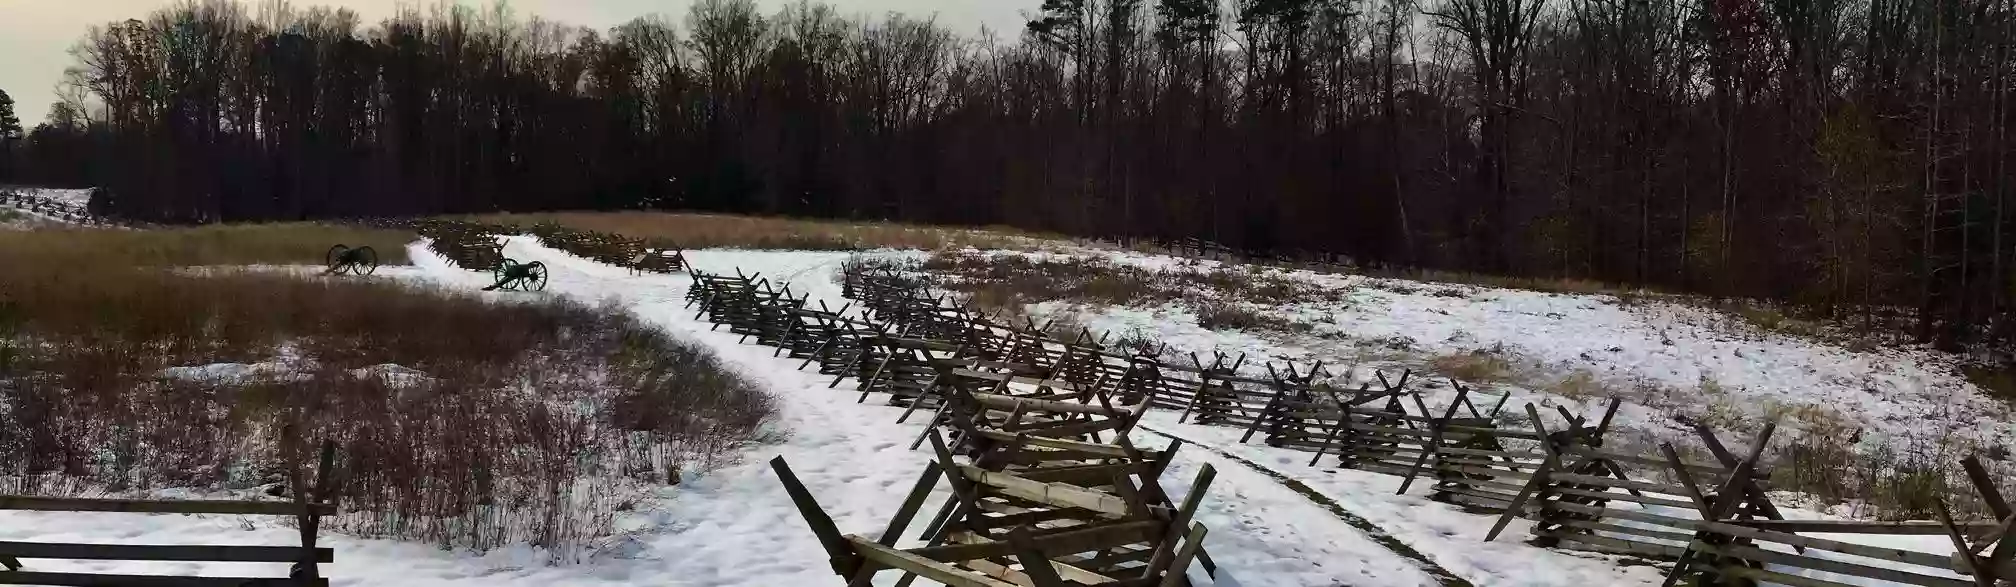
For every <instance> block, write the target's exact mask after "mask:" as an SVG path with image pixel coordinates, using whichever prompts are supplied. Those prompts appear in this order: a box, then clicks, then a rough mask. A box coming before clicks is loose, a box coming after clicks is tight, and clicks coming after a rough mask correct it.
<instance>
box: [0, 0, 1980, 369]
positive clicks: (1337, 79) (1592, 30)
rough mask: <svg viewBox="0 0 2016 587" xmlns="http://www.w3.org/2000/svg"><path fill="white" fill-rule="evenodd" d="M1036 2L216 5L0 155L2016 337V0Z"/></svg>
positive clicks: (167, 175) (236, 195)
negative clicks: (1590, 285) (1615, 286)
mask: <svg viewBox="0 0 2016 587" xmlns="http://www.w3.org/2000/svg"><path fill="white" fill-rule="evenodd" d="M1030 2H1031V4H1032V6H1031V7H1030V11H1029V13H1028V14H1029V15H1030V22H1028V23H1027V26H1026V27H1025V28H1022V29H1020V30H1010V31H993V32H983V33H981V34H978V35H968V34H962V33H955V32H953V31H950V30H948V29H947V28H946V27H944V26H941V25H939V24H936V23H934V22H933V21H931V20H928V19H923V20H920V19H918V18H914V17H908V16H903V15H886V16H874V17H863V16H852V15H849V14H846V13H844V12H842V11H840V10H837V9H835V8H832V7H829V6H825V5H821V4H817V3H797V4H793V5H790V6H788V7H785V8H783V9H782V10H781V11H779V12H775V13H769V12H767V11H765V10H762V9H759V8H758V7H757V6H756V5H755V4H754V3H753V2H752V1H751V0H695V1H694V2H693V3H692V5H691V6H690V7H688V9H687V10H686V12H685V13H684V14H683V15H678V16H647V17H643V18H639V19H637V20H634V21H632V22H629V23H626V24H623V25H621V26H617V27H615V28H613V29H610V30H607V31H598V30H592V29H585V28H579V27H573V26H568V25H564V24H560V23H555V22H550V21H545V20H541V19H539V18H537V17H536V16H529V15H514V14H512V13H511V12H510V11H509V10H508V9H506V8H503V7H501V6H500V7H493V8H487V9H470V8H451V7H437V8H434V9H428V10H418V9H408V10H407V11H405V12H402V13H400V14H398V15H396V16H393V17H391V18H389V19H386V20H383V21H382V22H377V23H365V22H363V21H362V19H361V18H360V17H358V16H357V15H355V14H354V13H351V12H348V11H345V10H338V9H329V8H305V7H303V8H294V7H289V6H287V5H285V4H284V3H280V2H261V3H259V4H257V5H246V4H242V3H238V2H232V1H229V0H205V1H198V2H186V3H184V4H181V5H178V6H175V7H172V8H168V9H164V10H161V11H158V12H156V13H154V14H152V15H147V16H146V17H145V18H142V19H138V20H129V21H125V22H117V23H110V24H107V25H104V26H102V27H95V28H92V29H91V30H89V31H88V32H86V33H85V34H84V37H83V39H82V41H80V42H79V44H78V45H77V47H76V48H75V51H74V54H75V63H74V64H72V65H71V67H70V69H69V72H68V78H69V82H68V83H66V84H65V90H64V95H63V97H62V100H61V101H60V103H58V104H56V105H55V107H54V109H53V111H52V114H51V115H50V117H49V120H47V121H46V122H43V123H42V124H40V125H39V126H36V127H34V128H33V129H32V131H30V132H28V133H26V138H25V140H21V141H15V143H18V146H16V147H13V148H10V149H9V150H8V151H7V153H8V155H7V157H8V158H10V159H11V161H10V162H9V163H8V164H7V165H5V166H0V169H13V170H15V171H14V172H13V173H14V175H16V177H15V178H14V179H16V180H18V181H31V182H42V183H72V184H90V185H96V186H101V187H104V188H106V189H105V193H106V194H107V195H108V197H106V198H104V199H103V201H101V202H98V205H99V206H100V207H101V208H102V209H103V210H105V211H107V212H110V213H114V214H117V215H122V216H127V217H132V218H136V219H145V220H153V221H165V222H212V221H237V220H269V219H301V218H326V217H351V216H364V215H393V214H423V213H444V212H474V211H490V210H540V209H558V208H567V209H588V208H598V209H616V208H666V209H698V210H717V211H732V212H743V213H756V214H789V215H799V216H816V217H838V218H851V219H878V220H903V221H916V222H933V223H958V224H1006V225H1012V226H1017V227H1023V228H1029V229H1040V230H1050V231H1057V232H1063V233H1068V234H1076V235H1088V236H1102V237H1178V236H1194V237H1200V238H1206V239H1210V240H1215V241H1219V242H1223V243H1227V244H1229V245H1232V246H1235V247H1240V248H1245V249H1252V250H1291V249H1294V250H1310V251H1324V252H1331V253H1339V254H1344V255H1349V256H1351V257H1352V258H1354V259H1356V260H1358V261H1359V262H1362V263H1379V264H1389V265H1397V266H1411V267H1432V268H1445V269H1454V270H1464V271H1482V272H1491V273H1501V274H1513V275H1538V276H1561V277H1576V278H1589V279H1598V280H1605V281H1612V282H1623V283H1632V284H1645V285H1651V286H1657V287H1664V288H1674V289H1684V290H1689V291H1701V292H1708V293H1714V294H1723V295H1744V296H1758V297H1768V298H1775V299H1780V300H1787V301H1792V302H1796V303H1797V304H1799V305H1800V306H1802V307H1805V308H1810V309H1814V310H1816V311H1819V312H1824V313H1827V314H1829V315H1832V316H1836V317H1845V318H1857V317H1867V316H1868V315H1869V314H1870V313H1871V312H1870V310H1871V309H1874V312H1873V313H1877V314H1903V315H1910V314H1916V315H1918V316H1922V317H1924V318H1926V319H1924V320H1920V321H1917V322H1916V327H1915V328H1917V330H1918V332H1919V335H1920V336H1922V337H1924V338H1925V339H1927V340H1937V341H1939V342H1942V343H1954V342H1967V341H1978V340H1983V339H1984V338H1987V339H2006V338H2008V337H2009V336H2010V335H2011V333H2009V332H2004V331H2003V327H2002V324H2004V323H2005V322H2006V321H2005V320H2002V319H2001V317H2003V316H2005V315H2006V314H2007V313H2008V311H2009V309H2010V308H2011V306H2012V299H2011V298H2012V295H2011V294H2016V289H2012V288H2016V281H2012V274H2016V235H2009V236H2010V238H2009V239H2008V240H2006V241H2005V239H2004V236H2005V235H2004V232H2005V229H2007V228H2010V227H2011V220H2010V213H2009V212H2008V211H2007V209H2006V208H2007V206H2005V203H2006V200H2007V199H2009V198H2010V194H2009V193H2008V192H2009V191H2010V186H2009V183H2010V182H2009V172H2008V169H2007V168H2006V164H2007V163H2008V162H2009V160H2010V158H2011V157H2010V152H2009V151H2010V149H2009V142H2010V141H2009V138H2008V134H2009V133H2008V130H2009V126H2010V121H2009V118H2010V116H2009V109H2010V102H2011V100H2010V98H2011V96H2012V94H2011V90H2012V88H2011V81H2010V80H2009V77H2010V72H2011V69H2012V68H2011V64H2012V59H2011V57H2012V56H2011V54H2010V49H2011V47H2010V45H2011V40H2012V38H2016V35H2012V33H2016V31H2012V28H2011V27H2012V19H2011V15H2012V8H2016V0H1229V1H1226V2H1220V1H1219V0H1041V4H1040V6H1039V5H1035V3H1036V0H1030ZM17 95H18V90H17ZM4 179H5V178H0V180H4Z"/></svg>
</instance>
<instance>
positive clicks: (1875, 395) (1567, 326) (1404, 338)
mask: <svg viewBox="0 0 2016 587" xmlns="http://www.w3.org/2000/svg"><path fill="white" fill-rule="evenodd" d="M969 253H979V254H986V255H995V256H1000V255H1021V256H1026V257H1030V258H1032V259H1039V260H1040V259H1076V258H1083V257H1087V256H1097V257H1101V258H1103V259H1105V260H1106V261H1109V262H1112V263H1115V264H1119V265H1126V266H1134V267H1142V268H1148V269H1155V270H1162V271H1190V272H1208V271H1212V270H1217V269H1220V268H1228V267H1230V266H1228V265H1225V264H1223V263H1220V262H1218V261H1210V260H1190V259H1182V258H1177V257H1171V256H1167V255H1154V254H1145V253H1137V252H1132V251H1118V250H1099V249H1088V248H1077V249H1072V250H1067V251H1064V252H1009V251H984V252H981V251H969ZM1242 270H1253V271H1259V272H1261V273H1264V274H1267V275H1271V276H1275V277H1281V278H1286V279H1292V280H1296V281H1301V282H1304V283H1308V284H1312V285H1314V286H1317V287H1321V288H1324V289H1328V290H1333V291H1340V292H1345V295H1344V296H1343V299H1342V300H1341V301H1313V302H1305V303H1292V304H1286V305H1280V306H1254V305H1253V304H1250V303H1245V302H1237V303H1238V304H1240V305H1243V306H1247V307H1249V309H1255V310H1262V311H1264V312H1267V313H1271V314H1273V315H1275V316H1279V317H1284V318H1288V319H1291V320H1293V321H1295V322H1299V323H1303V324H1307V325H1310V326H1311V327H1312V331H1311V332H1310V333H1308V334H1305V335H1286V334H1279V333H1266V334H1260V333H1252V332H1242V331H1213V330H1209V329H1206V328H1203V327H1201V326H1199V325H1198V323H1197V316H1196V314H1195V313H1194V312H1192V311H1191V310H1190V309H1189V308H1187V307H1185V306H1183V305H1182V304H1181V303H1171V304H1152V305H1137V306H1077V305H1071V304H1064V303H1058V302H1051V303H1046V304H1038V305H1035V306H1034V307H1032V308H1031V311H1032V313H1034V314H1038V315H1046V314H1050V313H1055V312H1060V311H1062V312H1067V313H1070V314H1074V315H1075V317H1076V319H1077V320H1078V321H1079V322H1080V323H1082V324H1084V325H1086V326H1087V327H1090V328H1092V329H1093V330H1094V331H1106V332H1110V333H1113V334H1114V335H1122V334H1127V333H1130V332H1141V333H1145V334H1148V335H1151V336H1153V337H1155V338H1157V339H1159V340H1161V341H1163V342H1167V343H1169V345H1170V347H1171V349H1181V350H1183V351H1186V352H1199V353H1205V352H1209V351H1213V350H1217V351H1225V352H1228V353H1230V354H1233V355H1238V354H1240V353H1244V354H1247V355H1248V356H1249V357H1251V358H1250V359H1249V360H1248V362H1247V365H1248V366H1249V367H1250V368H1253V369H1259V370H1264V368H1265V366H1264V365H1265V362H1266V361H1270V360H1272V361H1280V360H1292V361H1296V362H1297V363H1298V364H1302V365H1305V366H1306V365H1307V364H1309V363H1313V362H1315V361H1318V360H1322V361H1324V362H1325V363H1326V364H1328V365H1331V366H1333V367H1336V366H1341V365H1357V366H1360V367H1387V368H1391V369H1395V370H1397V369H1398V368H1401V367H1413V368H1416V370H1419V369H1420V367H1422V366H1423V364H1424V363H1425V359H1427V358H1432V357H1436V356H1442V355H1449V354H1456V353H1473V352H1484V353H1497V354H1499V355H1500V356H1503V357H1507V358H1508V359H1511V360H1513V361H1515V363H1523V364H1518V365H1516V367H1518V368H1520V369H1527V370H1530V371H1532V372H1534V373H1539V374H1541V376H1540V378H1541V379H1554V380H1558V379H1561V378H1566V377H1569V376H1572V375H1574V374H1576V373H1580V372H1586V373H1588V374H1589V375H1590V376H1592V377H1593V379H1594V381H1597V382H1599V383H1601V384H1602V385H1603V388H1604V389H1603V391H1602V393H1601V394H1600V395H1601V397H1594V398H1587V397H1585V398H1576V397H1563V396H1560V395H1554V394H1549V393H1547V392H1546V391H1545V390H1537V389H1514V390H1510V391H1514V392H1515V397H1514V400H1513V402H1512V403H1511V404H1510V405H1519V404H1522V403H1524V402H1526V401H1534V402H1536V403H1543V404H1553V403H1565V404H1570V405H1577V404H1579V405H1580V406H1581V407H1582V409H1583V411H1595V410H1599V409H1600V404H1602V403H1604V402H1607V401H1608V400H1609V397H1611V396H1613V395H1614V396H1620V397H1623V398H1624V399H1625V408H1624V409H1623V410H1622V411H1621V412H1620V415H1619V419H1618V421H1617V426H1618V427H1619V428H1623V429H1626V430H1633V431H1637V432H1643V433H1646V434H1649V435H1651V436H1653V437H1656V438H1660V439H1666V440H1687V439H1688V438H1690V437H1691V432H1690V431H1689V428H1687V427H1685V426H1683V425H1681V423H1680V422H1679V421H1678V420H1677V419H1676V416H1685V417H1698V416H1700V415H1701V413H1702V412H1703V411H1705V410H1708V409H1710V408H1715V409H1724V410H1730V411H1733V412H1737V413H1740V414H1742V415H1744V416H1746V417H1747V418H1748V419H1749V420H1750V421H1751V422H1753V423H1754V422H1759V421H1761V420H1762V419H1764V418H1765V417H1766V416H1767V415H1768V414H1770V413H1772V412H1788V411H1789V412H1795V413H1802V414H1818V415H1820V419H1822V420H1828V419H1833V417H1835V416H1838V419H1839V420H1840V421H1842V422H1844V423H1846V424H1847V426H1848V428H1850V429H1856V428H1859V429H1861V430H1862V431H1863V443H1864V448H1869V447H1875V446H1888V447H1890V448H1897V449H1903V450H1914V449H1916V450H1922V449H1924V448H1925V447H1928V446H1941V447H1946V446H1949V445H1950V443H1958V444H1959V446H1957V447H1952V448H1951V449H1950V450H1951V452H1961V453H1964V452H1966V451H1968V450H1973V449H1976V448H1979V449H1983V450H1985V449H1986V448H1987V447H1990V446H1995V445H2001V446H2005V447H2012V448H2016V423H2012V419H2011V414H2010V410H2009V406H2008V404H2007V403H2005V402H2004V401H2002V400H1999V399H1996V398H1993V397H1990V396H1988V395H1987V394H1986V393H1984V392H1983V391H1982V390H1981V389H1980V388H1978V387H1976V386H1975V385H1973V384H1972V383H1970V382H1968V381H1967V380H1966V378H1965V377H1964V376H1963V375H1962V374H1960V373H1959V370H1958V369H1957V367H1956V366H1955V360H1954V358H1953V357H1952V356H1951V355H1946V354H1942V353H1938V352H1935V351H1931V350H1926V349H1920V348H1874V349H1850V348H1846V347H1844V346H1842V345H1839V344H1834V343H1831V342H1826V341H1819V340H1812V339H1808V338H1802V337H1796V336H1791V335H1786V334H1782V333H1776V332H1769V331H1764V330H1760V329H1758V328H1756V327H1754V326H1752V325H1750V324H1748V323H1745V322H1743V321H1741V320H1740V319H1736V318H1733V317H1730V316H1727V315H1724V314H1721V313H1719V312H1715V311H1713V310H1708V309H1704V308H1701V307H1697V306H1694V305H1688V304H1681V303H1674V302H1669V301H1659V300H1647V299H1635V300H1629V301H1626V300H1620V299H1618V298H1617V297H1616V296H1611V295H1588V294H1560V293H1547V292H1537V291H1527V290H1515V289H1501V288H1489V287H1478V286H1470V285H1460V284H1439V283H1423V282H1415V281H1407V280H1399V279H1386V278H1376V277H1366V276H1355V275H1338V274H1327V273H1316V272H1310V271H1301V270H1282V269H1273V268H1268V269H1257V268H1254V267H1246V268H1243V269H1242ZM1332 371H1333V372H1341V370H1340V369H1335V368H1333V369H1332ZM1367 373H1369V370H1365V369H1361V370H1360V372H1359V373H1358V375H1357V376H1356V378H1355V379H1356V380H1359V381H1362V380H1363V378H1364V376H1365V375H1366V374H1367ZM1802 424H1805V422H1799V421H1790V420H1788V421H1786V422H1784V423H1782V427H1785V428H1788V429H1793V430H1797V429H1799V428H1800V427H1801V425H1802ZM1837 432H1840V431H1837Z"/></svg>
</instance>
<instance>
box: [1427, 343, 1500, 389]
mask: <svg viewBox="0 0 2016 587" xmlns="http://www.w3.org/2000/svg"><path fill="white" fill-rule="evenodd" d="M1428 365H1429V367H1430V368H1433V369H1434V370H1435V372H1436V373H1440V374H1442V375H1446V376H1449V377H1454V378H1456V379H1457V380H1460V381H1464V382H1468V383H1482V384H1492V383H1501V382H1504V381H1507V380H1509V379H1511V378H1512V377H1513V375H1514V374H1515V373H1514V371H1513V369H1512V362H1511V361H1509V360H1507V359H1506V358H1505V357H1504V355H1503V353H1496V352H1491V351H1482V350H1479V351H1471V352H1467V353H1450V354H1447V355H1442V356H1439V357H1435V358H1433V359H1429V360H1428Z"/></svg>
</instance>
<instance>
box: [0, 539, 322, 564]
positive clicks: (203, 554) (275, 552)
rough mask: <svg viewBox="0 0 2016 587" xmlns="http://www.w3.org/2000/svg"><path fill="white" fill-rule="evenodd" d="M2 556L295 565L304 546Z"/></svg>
mask: <svg viewBox="0 0 2016 587" xmlns="http://www.w3.org/2000/svg"><path fill="white" fill-rule="evenodd" d="M0 556H11V557H15V558H55V559H74V560H135V561H205V562H239V563H292V562H300V561H301V547H299V546H203V545H197V546H182V545H173V546H155V545H139V544H72V543H61V542H0ZM335 556H336V555H335V551H334V550H332V549H328V548H317V549H315V562H318V563H326V562H331V561H332V560H334V558H335Z"/></svg>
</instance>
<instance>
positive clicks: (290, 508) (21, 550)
mask: <svg viewBox="0 0 2016 587" xmlns="http://www.w3.org/2000/svg"><path fill="white" fill-rule="evenodd" d="M335 452H336V445H335V444H334V443H326V442H325V443H324V444H323V445H322V452H321V459H320V462H319V464H318V465H317V466H316V473H315V485H314V486H313V487H310V486H308V485H306V484H304V483H302V480H301V478H300V474H299V473H298V471H297V472H296V473H295V474H294V475H293V476H292V478H291V479H290V481H289V482H290V484H291V485H292V486H293V491H292V492H291V493H292V494H293V495H294V496H295V498H294V501H293V502H292V503H288V502H276V501H222V500H204V501H194V500H173V501H170V500H141V499H91V498H68V497H31V496H15V495H5V496H0V510H29V511H60V512H128V513H146V514H219V515H248V516H289V517H292V518H294V520H295V526H296V527H297V528H299V529H300V536H301V545H300V546H218V545H137V544H76V543H54V542H13V541H0V584H6V585H65V586H78V587H95V586H103V585H119V586H138V587H148V586H175V587H182V586H189V587H239V586H245V585H272V586H282V585H288V586H309V585H328V584H329V580H328V579H326V578H323V577H322V573H321V568H320V565H321V564H322V563H328V562H331V561H333V560H335V551H334V550H333V549H330V548H328V547H322V546H317V544H316V541H317V538H318V536H317V534H318V533H319V531H320V527H321V520H322V518H323V517H325V516H331V515H335V514H336V510H337V507H336V499H335V495H334V493H333V491H332V488H331V477H330V475H331V471H330V466H331V463H332V461H333V460H334V458H335ZM22 559H29V560H31V561H32V560H35V559H67V560H125V561H157V562H221V563H288V564H290V565H291V566H290V568H289V571H288V573H287V575H286V576H284V577H186V576H171V575H127V574H109V573H83V572H57V571H42V570H36V569H34V568H32V567H30V566H29V565H28V564H26V563H23V562H22Z"/></svg>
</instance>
